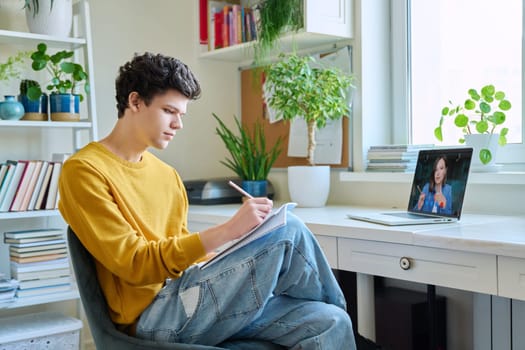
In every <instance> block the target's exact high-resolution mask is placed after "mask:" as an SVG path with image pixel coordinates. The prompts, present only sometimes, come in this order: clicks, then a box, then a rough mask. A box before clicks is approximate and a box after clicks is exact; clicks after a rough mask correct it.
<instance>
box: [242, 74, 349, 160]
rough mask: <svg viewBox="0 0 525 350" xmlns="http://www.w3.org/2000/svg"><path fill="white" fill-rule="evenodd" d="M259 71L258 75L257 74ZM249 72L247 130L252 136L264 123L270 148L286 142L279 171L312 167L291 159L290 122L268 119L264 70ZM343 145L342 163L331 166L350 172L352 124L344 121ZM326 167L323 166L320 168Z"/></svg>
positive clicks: (245, 105) (245, 89)
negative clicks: (288, 168) (350, 131)
mask: <svg viewBox="0 0 525 350" xmlns="http://www.w3.org/2000/svg"><path fill="white" fill-rule="evenodd" d="M254 69H256V71H254ZM254 69H245V70H243V71H241V120H242V124H243V126H245V127H246V128H248V130H250V132H253V131H252V129H253V127H254V125H255V123H256V122H260V123H261V125H262V126H263V128H264V130H265V134H266V143H267V145H272V144H274V143H275V142H276V141H277V139H278V138H279V136H281V138H282V140H283V141H282V147H283V149H282V152H281V154H280V155H279V158H277V160H276V161H275V163H274V167H275V168H286V167H288V166H291V165H308V162H307V160H306V157H305V158H299V157H288V155H287V150H288V139H289V130H290V123H289V122H283V121H281V122H277V123H273V124H271V123H270V122H269V121H268V119H266V118H265V114H266V113H265V105H264V99H263V92H262V81H263V79H262V69H260V68H259V69H258V68H254ZM342 121H343V142H342V152H341V158H342V159H341V163H340V164H331V167H334V168H348V165H349V159H350V158H349V154H348V153H349V151H348V150H349V147H348V142H349V140H348V133H349V126H348V123H349V120H348V118H343V120H342ZM317 165H323V164H317Z"/></svg>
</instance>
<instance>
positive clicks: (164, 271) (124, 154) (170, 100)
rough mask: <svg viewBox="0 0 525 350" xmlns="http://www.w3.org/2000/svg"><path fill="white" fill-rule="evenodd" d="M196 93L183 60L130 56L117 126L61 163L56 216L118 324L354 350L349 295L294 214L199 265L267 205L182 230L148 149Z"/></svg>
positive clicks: (182, 209)
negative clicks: (84, 253) (93, 271)
mask: <svg viewBox="0 0 525 350" xmlns="http://www.w3.org/2000/svg"><path fill="white" fill-rule="evenodd" d="M200 92H201V91H200V86H199V83H198V81H197V79H196V78H195V77H194V75H193V74H192V72H191V71H190V70H189V68H188V67H187V66H186V65H185V64H183V63H182V62H180V61H179V60H177V59H174V58H171V57H166V56H163V55H160V54H158V55H153V54H151V53H145V54H143V55H138V56H135V57H134V58H133V59H132V60H131V61H130V62H127V63H126V64H125V65H123V66H122V67H121V68H120V70H119V75H118V77H117V79H116V99H117V109H118V120H117V123H116V125H115V127H114V129H113V130H112V131H111V133H110V134H109V135H108V136H107V137H105V138H104V139H102V140H100V141H99V142H92V143H90V144H88V145H87V146H85V147H84V148H83V149H81V150H80V151H78V152H77V153H76V154H74V155H73V156H72V157H70V158H69V159H68V161H67V162H66V163H65V164H64V167H63V170H62V174H61V177H60V187H59V189H60V204H59V208H60V212H61V213H62V215H63V217H64V219H65V220H66V222H67V223H68V224H69V225H70V226H71V228H72V229H73V231H74V232H75V233H76V235H77V236H78V237H79V239H80V241H81V242H82V244H83V245H84V246H85V247H86V248H87V249H88V250H89V252H90V253H91V254H92V255H93V257H94V258H95V259H96V268H97V276H98V279H99V282H100V285H101V287H102V290H103V292H104V295H105V297H106V299H107V302H108V304H109V307H110V312H111V317H112V319H113V321H114V322H115V324H116V325H117V326H118V327H119V328H120V329H121V330H122V331H125V332H127V333H129V334H132V335H135V336H137V337H140V338H148V339H155V340H160V341H166V342H181V343H195V344H207V345H219V346H220V344H221V343H224V342H228V341H232V340H236V339H252V340H254V339H255V340H263V341H267V342H270V343H273V344H278V345H281V346H284V347H286V348H292V349H327V350H333V349H345V350H346V349H355V341H354V335H353V333H352V325H351V321H350V318H349V316H348V314H347V313H346V311H345V300H344V296H343V294H342V292H341V290H340V289H339V287H338V284H337V282H336V280H335V279H334V276H333V274H332V272H331V270H330V267H329V265H328V263H327V261H326V259H325V257H324V255H323V253H322V251H321V249H320V248H319V246H318V244H317V242H316V240H315V238H314V237H313V235H312V234H311V232H310V231H309V230H308V229H307V228H306V226H305V225H304V224H302V223H301V222H300V221H299V220H298V219H297V218H296V217H294V216H293V215H292V214H291V215H290V216H289V223H288V224H287V225H286V227H284V228H281V229H278V230H275V231H274V232H272V233H270V234H268V235H266V236H265V237H263V238H260V239H259V240H256V241H254V242H252V243H250V244H248V245H247V246H245V247H243V248H242V249H239V250H237V251H236V252H234V253H232V254H231V255H229V256H227V257H226V258H224V259H222V260H221V261H219V262H217V263H216V264H214V265H211V266H210V267H208V268H206V269H203V270H201V269H200V268H199V267H198V266H197V265H196V263H197V262H199V261H203V260H205V259H206V258H207V254H211V253H213V252H214V250H216V249H217V248H218V247H220V246H221V245H223V244H224V243H227V242H229V241H231V240H234V239H236V238H238V237H240V236H242V235H243V234H244V233H246V232H248V231H249V230H250V229H252V228H253V227H254V226H256V225H257V224H259V223H260V222H261V221H262V220H263V219H264V218H265V216H266V215H268V213H269V212H270V211H271V209H272V201H271V200H269V199H268V198H254V199H249V200H247V201H246V202H245V203H244V204H242V205H241V206H240V208H239V210H238V211H237V212H236V213H235V215H233V217H232V218H231V219H230V220H228V221H226V222H225V223H223V224H221V225H218V226H215V227H212V228H210V229H207V230H204V231H202V232H189V231H188V228H187V213H188V200H187V197H186V192H185V189H184V186H183V183H182V181H181V179H180V177H179V175H178V174H177V172H176V171H175V169H173V168H172V167H170V166H169V165H167V164H165V163H164V162H162V161H160V160H159V159H158V158H156V157H155V156H153V155H152V154H151V153H150V152H148V148H150V147H153V148H157V149H164V148H166V147H167V146H168V144H169V142H170V141H171V140H172V139H173V137H174V136H175V134H176V132H177V131H178V130H180V129H182V119H183V116H184V115H185V113H186V109H187V106H188V102H189V101H190V100H193V99H197V98H198V97H199V95H200ZM225 346H227V345H225Z"/></svg>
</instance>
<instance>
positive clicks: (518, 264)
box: [498, 256, 525, 300]
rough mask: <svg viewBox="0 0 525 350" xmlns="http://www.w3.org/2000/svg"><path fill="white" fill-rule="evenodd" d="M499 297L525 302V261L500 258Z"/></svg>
mask: <svg viewBox="0 0 525 350" xmlns="http://www.w3.org/2000/svg"><path fill="white" fill-rule="evenodd" d="M498 291H499V294H498V295H499V296H502V297H507V298H513V299H520V300H525V259H519V258H509V257H504V256H499V257H498Z"/></svg>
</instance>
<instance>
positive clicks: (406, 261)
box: [399, 256, 410, 270]
mask: <svg viewBox="0 0 525 350" xmlns="http://www.w3.org/2000/svg"><path fill="white" fill-rule="evenodd" d="M399 266H401V268H402V269H403V270H408V269H410V259H409V258H407V257H406V256H404V257H402V258H401V259H399Z"/></svg>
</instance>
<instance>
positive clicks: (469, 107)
mask: <svg viewBox="0 0 525 350" xmlns="http://www.w3.org/2000/svg"><path fill="white" fill-rule="evenodd" d="M464 105H465V109H467V110H469V111H470V110H473V109H474V108H476V102H474V101H472V100H466V101H465V104H464ZM456 113H457V111H456Z"/></svg>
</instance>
